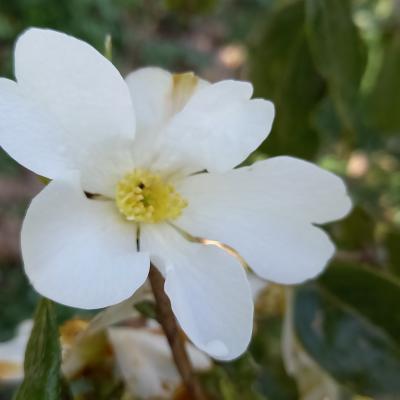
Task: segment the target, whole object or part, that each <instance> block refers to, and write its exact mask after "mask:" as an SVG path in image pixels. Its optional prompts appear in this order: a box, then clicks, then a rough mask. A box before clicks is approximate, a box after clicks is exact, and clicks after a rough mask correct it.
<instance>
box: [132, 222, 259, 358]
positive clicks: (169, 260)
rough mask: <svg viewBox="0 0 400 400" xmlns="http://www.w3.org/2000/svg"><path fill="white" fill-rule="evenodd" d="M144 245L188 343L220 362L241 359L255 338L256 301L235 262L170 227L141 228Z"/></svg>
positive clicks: (223, 253) (226, 255) (240, 268)
mask: <svg viewBox="0 0 400 400" xmlns="http://www.w3.org/2000/svg"><path fill="white" fill-rule="evenodd" d="M140 243H141V248H143V249H144V250H145V251H147V252H149V253H150V255H151V256H150V257H151V260H152V261H153V262H154V263H155V265H156V266H157V267H158V268H159V269H160V270H161V271H162V272H163V273H164V275H165V291H166V293H167V295H168V296H169V298H170V300H171V305H172V309H173V311H174V313H175V315H176V317H177V319H178V322H179V323H180V325H181V327H182V329H183V330H184V331H185V333H186V334H187V335H188V337H189V338H190V340H191V341H192V342H193V343H194V344H195V345H196V346H197V347H198V348H199V349H200V350H203V351H204V352H206V353H208V354H209V355H211V356H212V357H215V358H217V359H220V360H231V359H233V358H236V357H238V356H239V355H241V354H242V353H243V352H244V351H245V350H246V348H247V346H248V344H249V341H250V338H251V332H252V327H253V302H252V296H251V291H250V287H249V283H248V281H247V278H246V273H245V271H244V269H243V268H242V266H241V265H240V264H239V263H238V262H237V260H236V259H235V258H234V257H232V256H230V255H228V254H227V253H225V252H224V251H223V250H221V249H219V248H217V247H215V246H205V245H201V244H197V243H196V244H195V243H190V242H188V241H187V240H186V239H184V238H183V237H182V236H180V235H179V234H178V233H177V232H176V231H175V230H174V229H173V228H171V227H170V226H169V225H158V226H150V225H148V226H145V227H142V231H141V236H140Z"/></svg>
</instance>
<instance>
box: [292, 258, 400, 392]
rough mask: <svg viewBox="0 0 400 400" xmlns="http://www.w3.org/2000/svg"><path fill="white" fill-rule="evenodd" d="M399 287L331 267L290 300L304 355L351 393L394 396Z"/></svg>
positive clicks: (399, 351)
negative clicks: (395, 311) (351, 391)
mask: <svg viewBox="0 0 400 400" xmlns="http://www.w3.org/2000/svg"><path fill="white" fill-rule="evenodd" d="M399 302H400V286H399V285H398V283H397V282H394V281H392V280H390V279H388V278H386V277H384V276H382V275H379V274H377V273H375V272H372V271H369V270H366V269H363V268H360V267H354V266H349V265H335V266H333V267H331V268H330V269H329V270H328V271H327V273H325V274H324V275H323V277H322V278H321V279H320V280H319V281H318V282H317V283H314V284H310V285H305V286H303V287H300V288H298V289H297V291H296V295H295V305H294V307H295V317H294V318H295V321H294V322H295V329H296V333H297V335H298V338H299V340H300V342H301V343H302V345H303V346H304V348H305V350H306V351H307V352H308V353H309V354H310V355H311V356H312V357H313V358H314V359H315V360H316V361H317V362H318V363H319V365H320V366H321V367H322V368H324V369H325V370H326V371H327V372H329V373H330V374H331V375H332V376H333V377H334V378H335V379H336V380H337V381H338V382H340V383H342V384H343V385H346V386H347V387H349V388H350V389H352V390H353V391H354V392H356V393H360V394H364V395H369V396H379V395H399V394H400V380H399V379H398V371H399V370H400V340H399V337H398V332H399V331H400V330H399V329H400V317H399V316H396V315H395V313H394V312H393V311H394V310H396V309H398V304H399Z"/></svg>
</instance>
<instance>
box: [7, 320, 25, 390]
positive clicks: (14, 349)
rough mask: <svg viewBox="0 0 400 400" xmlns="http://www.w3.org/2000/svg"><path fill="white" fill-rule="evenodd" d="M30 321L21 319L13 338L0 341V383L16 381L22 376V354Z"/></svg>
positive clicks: (23, 354)
mask: <svg viewBox="0 0 400 400" xmlns="http://www.w3.org/2000/svg"><path fill="white" fill-rule="evenodd" d="M31 330H32V321H31V320H26V321H23V322H22V323H21V324H20V325H19V327H18V331H17V335H16V336H15V338H13V339H11V340H9V341H7V342H3V343H0V383H7V382H9V383H16V382H19V381H20V380H21V379H22V377H23V376H24V356H25V349H26V346H27V344H28V340H29V336H30V334H31Z"/></svg>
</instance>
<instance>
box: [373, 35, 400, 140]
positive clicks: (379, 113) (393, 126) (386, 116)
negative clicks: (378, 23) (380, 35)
mask: <svg viewBox="0 0 400 400" xmlns="http://www.w3.org/2000/svg"><path fill="white" fill-rule="evenodd" d="M383 52H384V53H383V62H382V64H381V68H380V71H379V73H378V76H377V79H376V84H375V86H374V88H373V90H372V92H371V93H370V95H369V99H368V106H369V110H368V112H367V115H368V117H369V118H370V120H372V123H373V125H374V126H375V128H376V129H377V130H379V132H383V133H386V134H388V135H395V134H398V133H399V132H400V113H399V110H400V74H399V71H400V30H399V29H397V30H396V29H395V30H393V33H392V34H391V35H388V36H387V38H386V40H385V41H384V42H383Z"/></svg>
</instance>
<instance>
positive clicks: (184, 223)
mask: <svg viewBox="0 0 400 400" xmlns="http://www.w3.org/2000/svg"><path fill="white" fill-rule="evenodd" d="M178 191H179V193H181V195H182V196H184V197H185V198H186V199H187V200H188V202H189V205H188V208H187V209H185V211H184V213H183V215H182V217H181V218H180V219H179V221H177V222H176V224H177V225H178V226H180V227H182V228H183V229H186V230H187V231H189V232H190V233H191V234H193V235H197V236H201V237H205V238H208V239H214V240H218V241H221V242H223V243H225V244H227V245H229V246H232V247H233V248H234V249H235V250H236V251H238V252H239V253H240V255H241V256H242V257H243V258H244V259H245V260H246V261H247V263H248V264H249V265H250V267H251V268H252V269H254V271H255V272H256V273H257V274H259V275H260V276H261V277H263V278H265V279H268V280H271V281H275V282H279V283H287V284H290V283H298V282H302V281H304V280H306V279H310V278H313V277H315V276H316V275H318V274H319V273H320V272H321V271H322V270H323V268H324V267H325V265H326V263H327V261H328V260H329V259H330V258H331V257H332V255H333V253H334V246H333V244H332V243H331V241H330V239H329V237H328V236H327V235H326V233H324V232H323V231H322V230H321V229H320V228H318V227H315V226H314V225H313V223H325V222H328V221H331V220H335V219H339V218H342V217H344V216H345V215H346V214H347V213H348V212H349V210H350V208H351V202H350V199H349V198H348V196H347V194H346V189H345V186H344V184H343V182H342V181H341V179H339V178H338V177H337V176H335V175H333V174H331V173H329V172H327V171H324V170H322V169H321V168H318V167H316V166H314V165H312V164H310V163H308V162H304V161H301V160H297V159H294V158H290V157H277V158H272V159H269V160H266V161H261V162H258V163H256V164H254V165H253V166H251V167H247V168H240V169H238V170H233V171H231V172H228V173H226V174H222V175H217V174H199V175H195V176H192V177H189V178H187V179H186V180H185V181H183V182H182V184H181V185H180V187H178Z"/></svg>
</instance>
